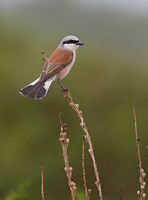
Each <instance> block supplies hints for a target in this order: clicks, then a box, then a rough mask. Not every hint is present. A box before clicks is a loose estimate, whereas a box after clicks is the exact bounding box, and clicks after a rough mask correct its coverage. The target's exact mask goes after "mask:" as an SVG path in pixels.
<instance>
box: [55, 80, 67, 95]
mask: <svg viewBox="0 0 148 200" xmlns="http://www.w3.org/2000/svg"><path fill="white" fill-rule="evenodd" d="M57 81H58V83H59V86H60V87H61V89H62V91H61V92H68V91H69V89H68V88H65V87H64V85H63V84H62V83H61V82H60V79H58V80H57Z"/></svg>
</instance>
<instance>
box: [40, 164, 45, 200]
mask: <svg viewBox="0 0 148 200" xmlns="http://www.w3.org/2000/svg"><path fill="white" fill-rule="evenodd" d="M41 195H42V200H45V198H44V175H43V167H41Z"/></svg>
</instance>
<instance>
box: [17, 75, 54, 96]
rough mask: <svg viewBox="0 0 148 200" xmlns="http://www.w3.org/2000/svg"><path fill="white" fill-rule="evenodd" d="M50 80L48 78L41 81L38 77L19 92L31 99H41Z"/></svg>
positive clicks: (46, 90)
mask: <svg viewBox="0 0 148 200" xmlns="http://www.w3.org/2000/svg"><path fill="white" fill-rule="evenodd" d="M52 81H53V80H52V79H48V80H46V81H42V82H41V81H40V78H38V79H36V80H35V81H33V82H32V83H30V84H29V85H27V86H26V87H24V88H22V89H21V91H20V94H22V95H23V96H27V97H30V98H31V99H42V98H43V97H44V96H45V95H46V94H47V92H48V89H49V87H50V85H51V83H52Z"/></svg>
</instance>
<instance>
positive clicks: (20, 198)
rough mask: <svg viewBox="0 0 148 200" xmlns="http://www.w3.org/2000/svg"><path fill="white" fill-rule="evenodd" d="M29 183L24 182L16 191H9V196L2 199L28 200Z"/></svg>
mask: <svg viewBox="0 0 148 200" xmlns="http://www.w3.org/2000/svg"><path fill="white" fill-rule="evenodd" d="M30 184H31V182H30V181H28V180H27V181H25V182H23V183H22V184H20V185H19V186H18V187H17V188H16V189H13V190H10V192H9V194H8V195H7V196H6V197H5V198H4V200H25V199H28V188H29V187H30Z"/></svg>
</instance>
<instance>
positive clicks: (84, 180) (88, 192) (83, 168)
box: [82, 136, 91, 200]
mask: <svg viewBox="0 0 148 200" xmlns="http://www.w3.org/2000/svg"><path fill="white" fill-rule="evenodd" d="M82 171H83V182H84V188H85V195H86V200H89V199H90V193H91V189H87V185H86V173H85V154H84V136H83V143H82Z"/></svg>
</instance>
